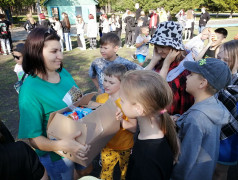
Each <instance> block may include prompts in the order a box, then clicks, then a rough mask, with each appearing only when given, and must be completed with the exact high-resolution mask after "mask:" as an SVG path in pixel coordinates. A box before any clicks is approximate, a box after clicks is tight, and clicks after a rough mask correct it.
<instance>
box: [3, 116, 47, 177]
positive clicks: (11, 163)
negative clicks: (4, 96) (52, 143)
mask: <svg viewBox="0 0 238 180" xmlns="http://www.w3.org/2000/svg"><path fill="white" fill-rule="evenodd" d="M44 171H45V170H44V167H43V165H42V164H41V163H40V160H39V158H38V156H37V154H36V152H35V151H34V150H33V149H32V148H31V147H30V146H28V145H27V144H26V143H24V142H22V141H18V142H14V139H13V137H12V135H11V133H10V132H9V130H8V129H7V127H6V126H5V125H4V124H3V123H2V122H1V121H0V179H7V180H15V179H24V180H39V179H41V178H42V176H43V174H44Z"/></svg>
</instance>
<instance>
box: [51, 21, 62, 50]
mask: <svg viewBox="0 0 238 180" xmlns="http://www.w3.org/2000/svg"><path fill="white" fill-rule="evenodd" d="M54 20H55V22H54V23H53V29H54V30H55V31H56V32H57V35H58V36H59V37H60V45H61V52H64V44H63V41H64V35H63V28H62V24H61V23H60V21H59V18H58V17H54Z"/></svg>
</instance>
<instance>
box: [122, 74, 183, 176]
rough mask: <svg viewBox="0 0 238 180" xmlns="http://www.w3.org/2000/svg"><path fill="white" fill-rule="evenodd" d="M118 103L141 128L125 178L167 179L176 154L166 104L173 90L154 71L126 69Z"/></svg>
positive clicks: (171, 96)
mask: <svg viewBox="0 0 238 180" xmlns="http://www.w3.org/2000/svg"><path fill="white" fill-rule="evenodd" d="M120 98H121V107H122V111H123V113H124V114H125V115H126V116H127V117H128V118H132V119H134V118H137V121H138V125H139V129H140V132H139V134H138V138H137V140H136V142H135V145H134V147H133V150H132V154H131V157H130V160H129V166H128V170H127V176H126V179H129V180H130V179H169V178H170V174H171V173H172V169H173V164H174V162H176V161H177V158H178V154H179V141H178V139H177V136H176V131H175V126H174V122H173V121H172V119H171V118H170V116H169V114H168V113H167V110H166V108H167V107H168V106H169V105H170V104H171V103H172V100H173V93H172V90H171V88H170V87H169V85H168V83H167V82H166V81H165V80H164V79H163V78H162V77H161V76H160V75H159V74H158V73H156V72H153V71H150V70H135V71H130V72H127V73H126V74H125V76H124V78H123V79H122V82H121V86H120Z"/></svg>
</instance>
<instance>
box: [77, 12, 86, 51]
mask: <svg viewBox="0 0 238 180" xmlns="http://www.w3.org/2000/svg"><path fill="white" fill-rule="evenodd" d="M76 29H77V42H78V48H79V49H80V50H86V43H85V39H84V21H83V18H82V16H80V15H78V16H77V19H76Z"/></svg>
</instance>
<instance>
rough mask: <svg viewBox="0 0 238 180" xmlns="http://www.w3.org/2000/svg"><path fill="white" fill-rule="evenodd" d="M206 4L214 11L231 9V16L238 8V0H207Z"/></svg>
mask: <svg viewBox="0 0 238 180" xmlns="http://www.w3.org/2000/svg"><path fill="white" fill-rule="evenodd" d="M205 4H206V5H207V6H208V8H209V9H210V10H212V11H216V12H217V13H219V12H220V11H230V12H231V13H230V17H232V14H233V12H234V11H235V10H238V0H205Z"/></svg>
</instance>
